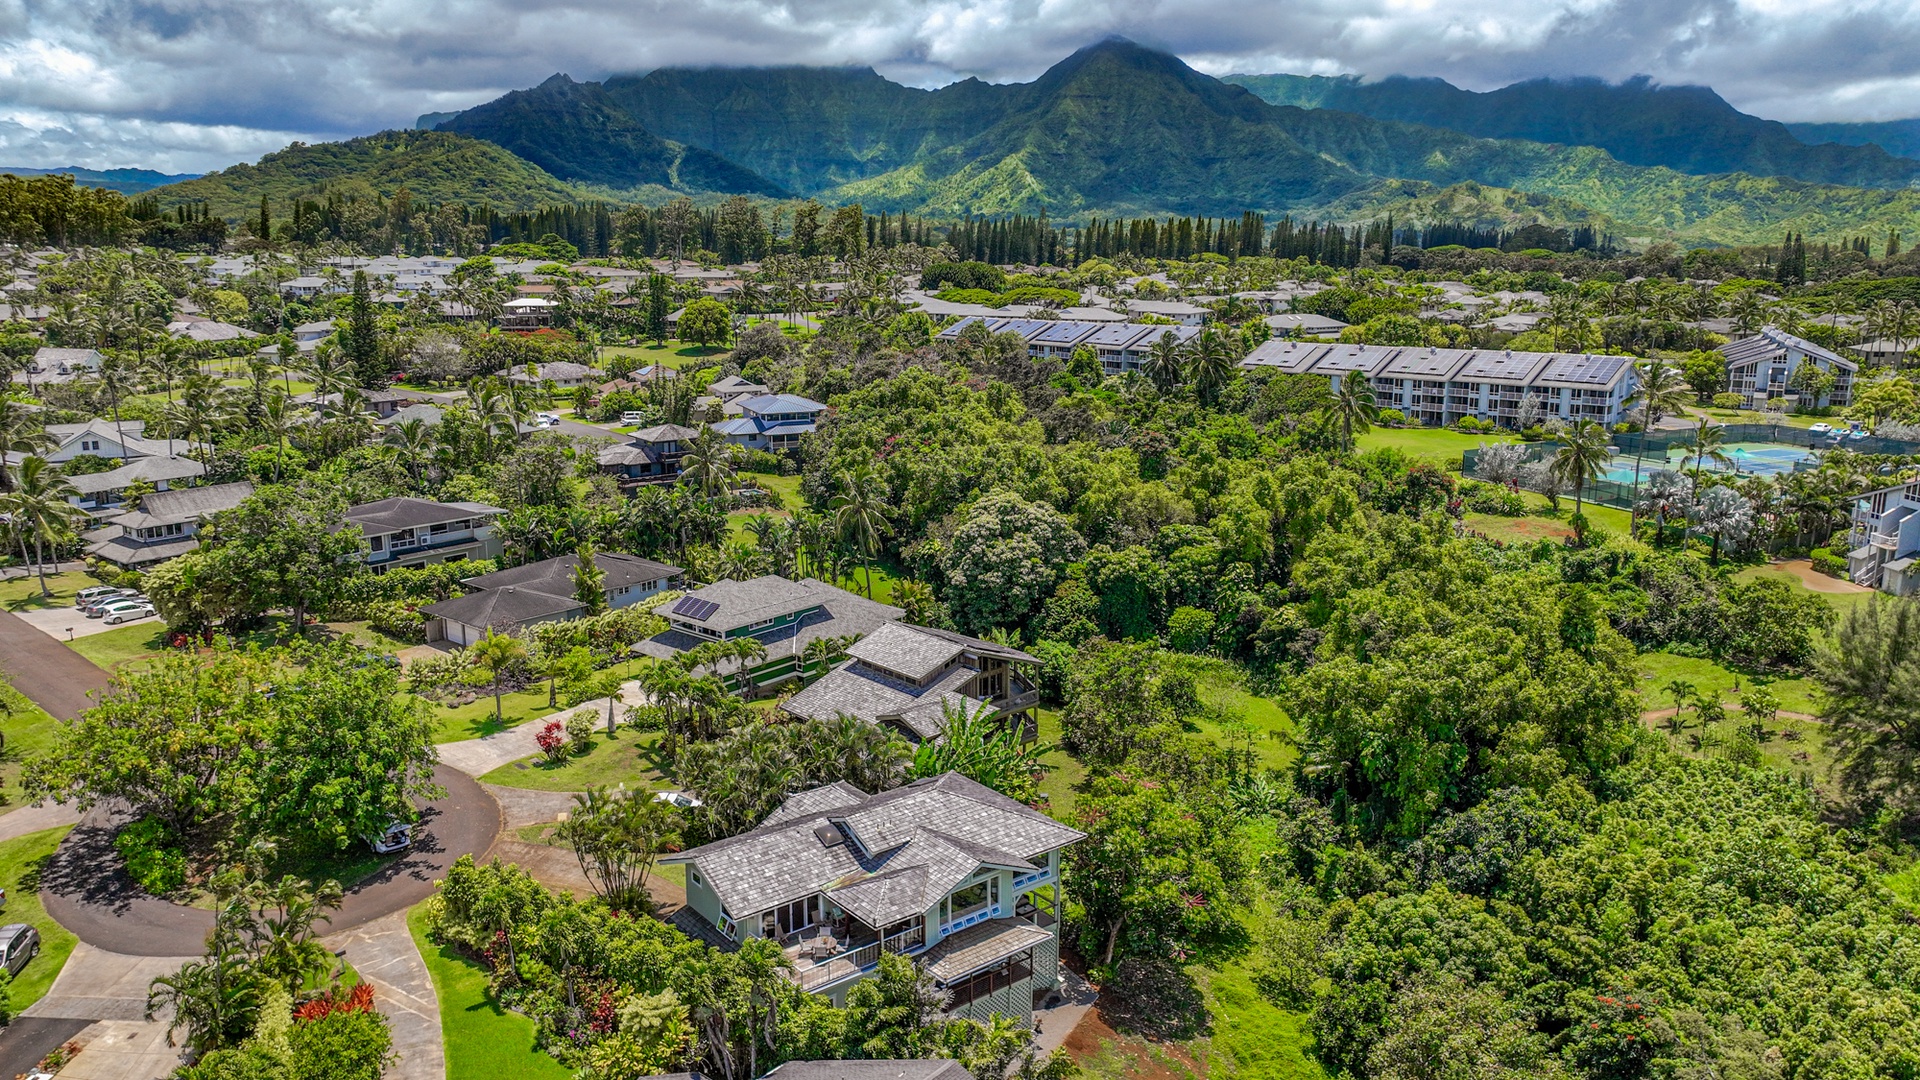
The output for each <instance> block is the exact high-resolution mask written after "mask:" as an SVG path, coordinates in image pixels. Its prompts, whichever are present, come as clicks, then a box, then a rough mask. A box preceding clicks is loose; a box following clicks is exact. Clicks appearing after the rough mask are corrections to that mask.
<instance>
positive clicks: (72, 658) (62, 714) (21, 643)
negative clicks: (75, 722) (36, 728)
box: [0, 611, 107, 720]
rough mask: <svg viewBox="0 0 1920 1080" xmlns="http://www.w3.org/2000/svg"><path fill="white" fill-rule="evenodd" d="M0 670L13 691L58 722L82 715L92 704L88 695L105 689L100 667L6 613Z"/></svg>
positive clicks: (1, 620) (0, 628)
mask: <svg viewBox="0 0 1920 1080" xmlns="http://www.w3.org/2000/svg"><path fill="white" fill-rule="evenodd" d="M0 667H4V668H6V670H7V674H8V676H10V677H11V678H12V680H13V688H14V689H15V690H18V691H20V692H21V693H23V694H25V695H27V697H29V698H31V699H33V702H34V703H35V704H37V705H39V706H40V707H41V708H43V709H45V710H47V712H49V713H51V714H52V715H53V716H54V717H55V718H57V719H60V720H71V719H73V718H74V717H76V716H79V715H80V714H81V713H82V712H85V711H86V710H87V709H88V708H89V707H90V706H92V704H93V701H92V699H91V698H89V697H88V696H87V695H89V694H93V693H98V692H99V691H101V690H104V689H106V686H107V673H106V671H104V670H103V669H101V668H100V666H99V665H97V664H95V663H94V662H93V661H91V660H89V659H87V658H86V657H84V656H81V655H80V654H79V653H77V652H74V651H73V650H72V649H69V648H67V647H66V646H65V645H62V644H60V643H59V642H57V641H55V640H53V639H52V638H50V637H48V636H47V635H46V634H44V633H42V632H41V631H40V630H38V629H37V628H35V627H34V626H33V625H32V624H30V623H28V622H27V621H26V620H24V619H22V618H20V616H18V615H15V614H13V613H12V612H8V611H0Z"/></svg>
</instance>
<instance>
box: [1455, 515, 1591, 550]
mask: <svg viewBox="0 0 1920 1080" xmlns="http://www.w3.org/2000/svg"><path fill="white" fill-rule="evenodd" d="M1466 527H1467V532H1468V533H1469V534H1474V533H1478V534H1480V535H1481V536H1484V537H1486V538H1487V539H1489V540H1504V541H1506V542H1507V543H1509V544H1531V543H1533V542H1534V541H1536V540H1565V539H1566V538H1567V537H1569V536H1572V535H1573V527H1572V526H1570V525H1568V524H1567V523H1566V522H1564V521H1558V520H1555V519H1553V518H1543V517H1517V518H1514V517H1499V516H1496V515H1494V514H1468V515H1467V517H1466Z"/></svg>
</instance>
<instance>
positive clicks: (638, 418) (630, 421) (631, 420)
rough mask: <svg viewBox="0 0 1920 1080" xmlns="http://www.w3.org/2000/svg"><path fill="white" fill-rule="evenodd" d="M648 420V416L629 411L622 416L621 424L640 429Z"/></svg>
mask: <svg viewBox="0 0 1920 1080" xmlns="http://www.w3.org/2000/svg"><path fill="white" fill-rule="evenodd" d="M646 419H647V414H646V413H643V412H634V411H632V410H628V411H626V412H623V413H621V414H620V423H621V424H622V425H624V426H626V427H638V426H639V425H640V424H642V423H644V422H645V421H646Z"/></svg>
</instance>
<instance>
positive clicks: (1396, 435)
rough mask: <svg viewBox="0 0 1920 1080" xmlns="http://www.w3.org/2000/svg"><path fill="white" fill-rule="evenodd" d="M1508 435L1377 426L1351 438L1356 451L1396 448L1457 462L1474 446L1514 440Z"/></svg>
mask: <svg viewBox="0 0 1920 1080" xmlns="http://www.w3.org/2000/svg"><path fill="white" fill-rule="evenodd" d="M1513 441H1514V438H1513V436H1511V435H1506V434H1495V435H1463V434H1461V433H1460V432H1458V431H1448V430H1447V429H1446V428H1424V427H1419V428H1382V427H1377V428H1374V429H1373V430H1372V431H1369V432H1367V433H1366V434H1364V435H1359V436H1356V437H1355V438H1354V440H1353V445H1354V448H1355V449H1357V450H1389V449H1390V450H1398V451H1400V452H1401V453H1404V454H1406V455H1407V456H1409V457H1419V458H1434V459H1440V458H1445V459H1447V460H1450V461H1453V462H1456V463H1457V462H1459V460H1460V455H1461V454H1462V453H1463V452H1465V451H1468V450H1472V449H1474V448H1475V447H1478V446H1481V445H1486V446H1491V445H1493V444H1494V443H1503V442H1513Z"/></svg>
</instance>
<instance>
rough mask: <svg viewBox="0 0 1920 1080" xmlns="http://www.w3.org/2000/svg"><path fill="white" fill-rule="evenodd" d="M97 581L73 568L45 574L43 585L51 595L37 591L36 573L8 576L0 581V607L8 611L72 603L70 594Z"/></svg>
mask: <svg viewBox="0 0 1920 1080" xmlns="http://www.w3.org/2000/svg"><path fill="white" fill-rule="evenodd" d="M98 584H100V579H99V578H96V577H94V576H93V575H92V574H87V573H81V572H79V571H73V572H70V573H65V574H48V575H47V588H49V589H52V590H53V595H52V596H50V597H48V596H41V595H40V578H39V576H38V575H34V576H30V577H24V578H9V579H8V580H6V581H0V607H4V608H6V609H7V610H8V611H37V610H40V609H42V608H62V607H72V606H73V603H74V600H73V594H74V593H77V592H79V591H80V590H81V589H85V588H90V587H92V586H94V585H98Z"/></svg>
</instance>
